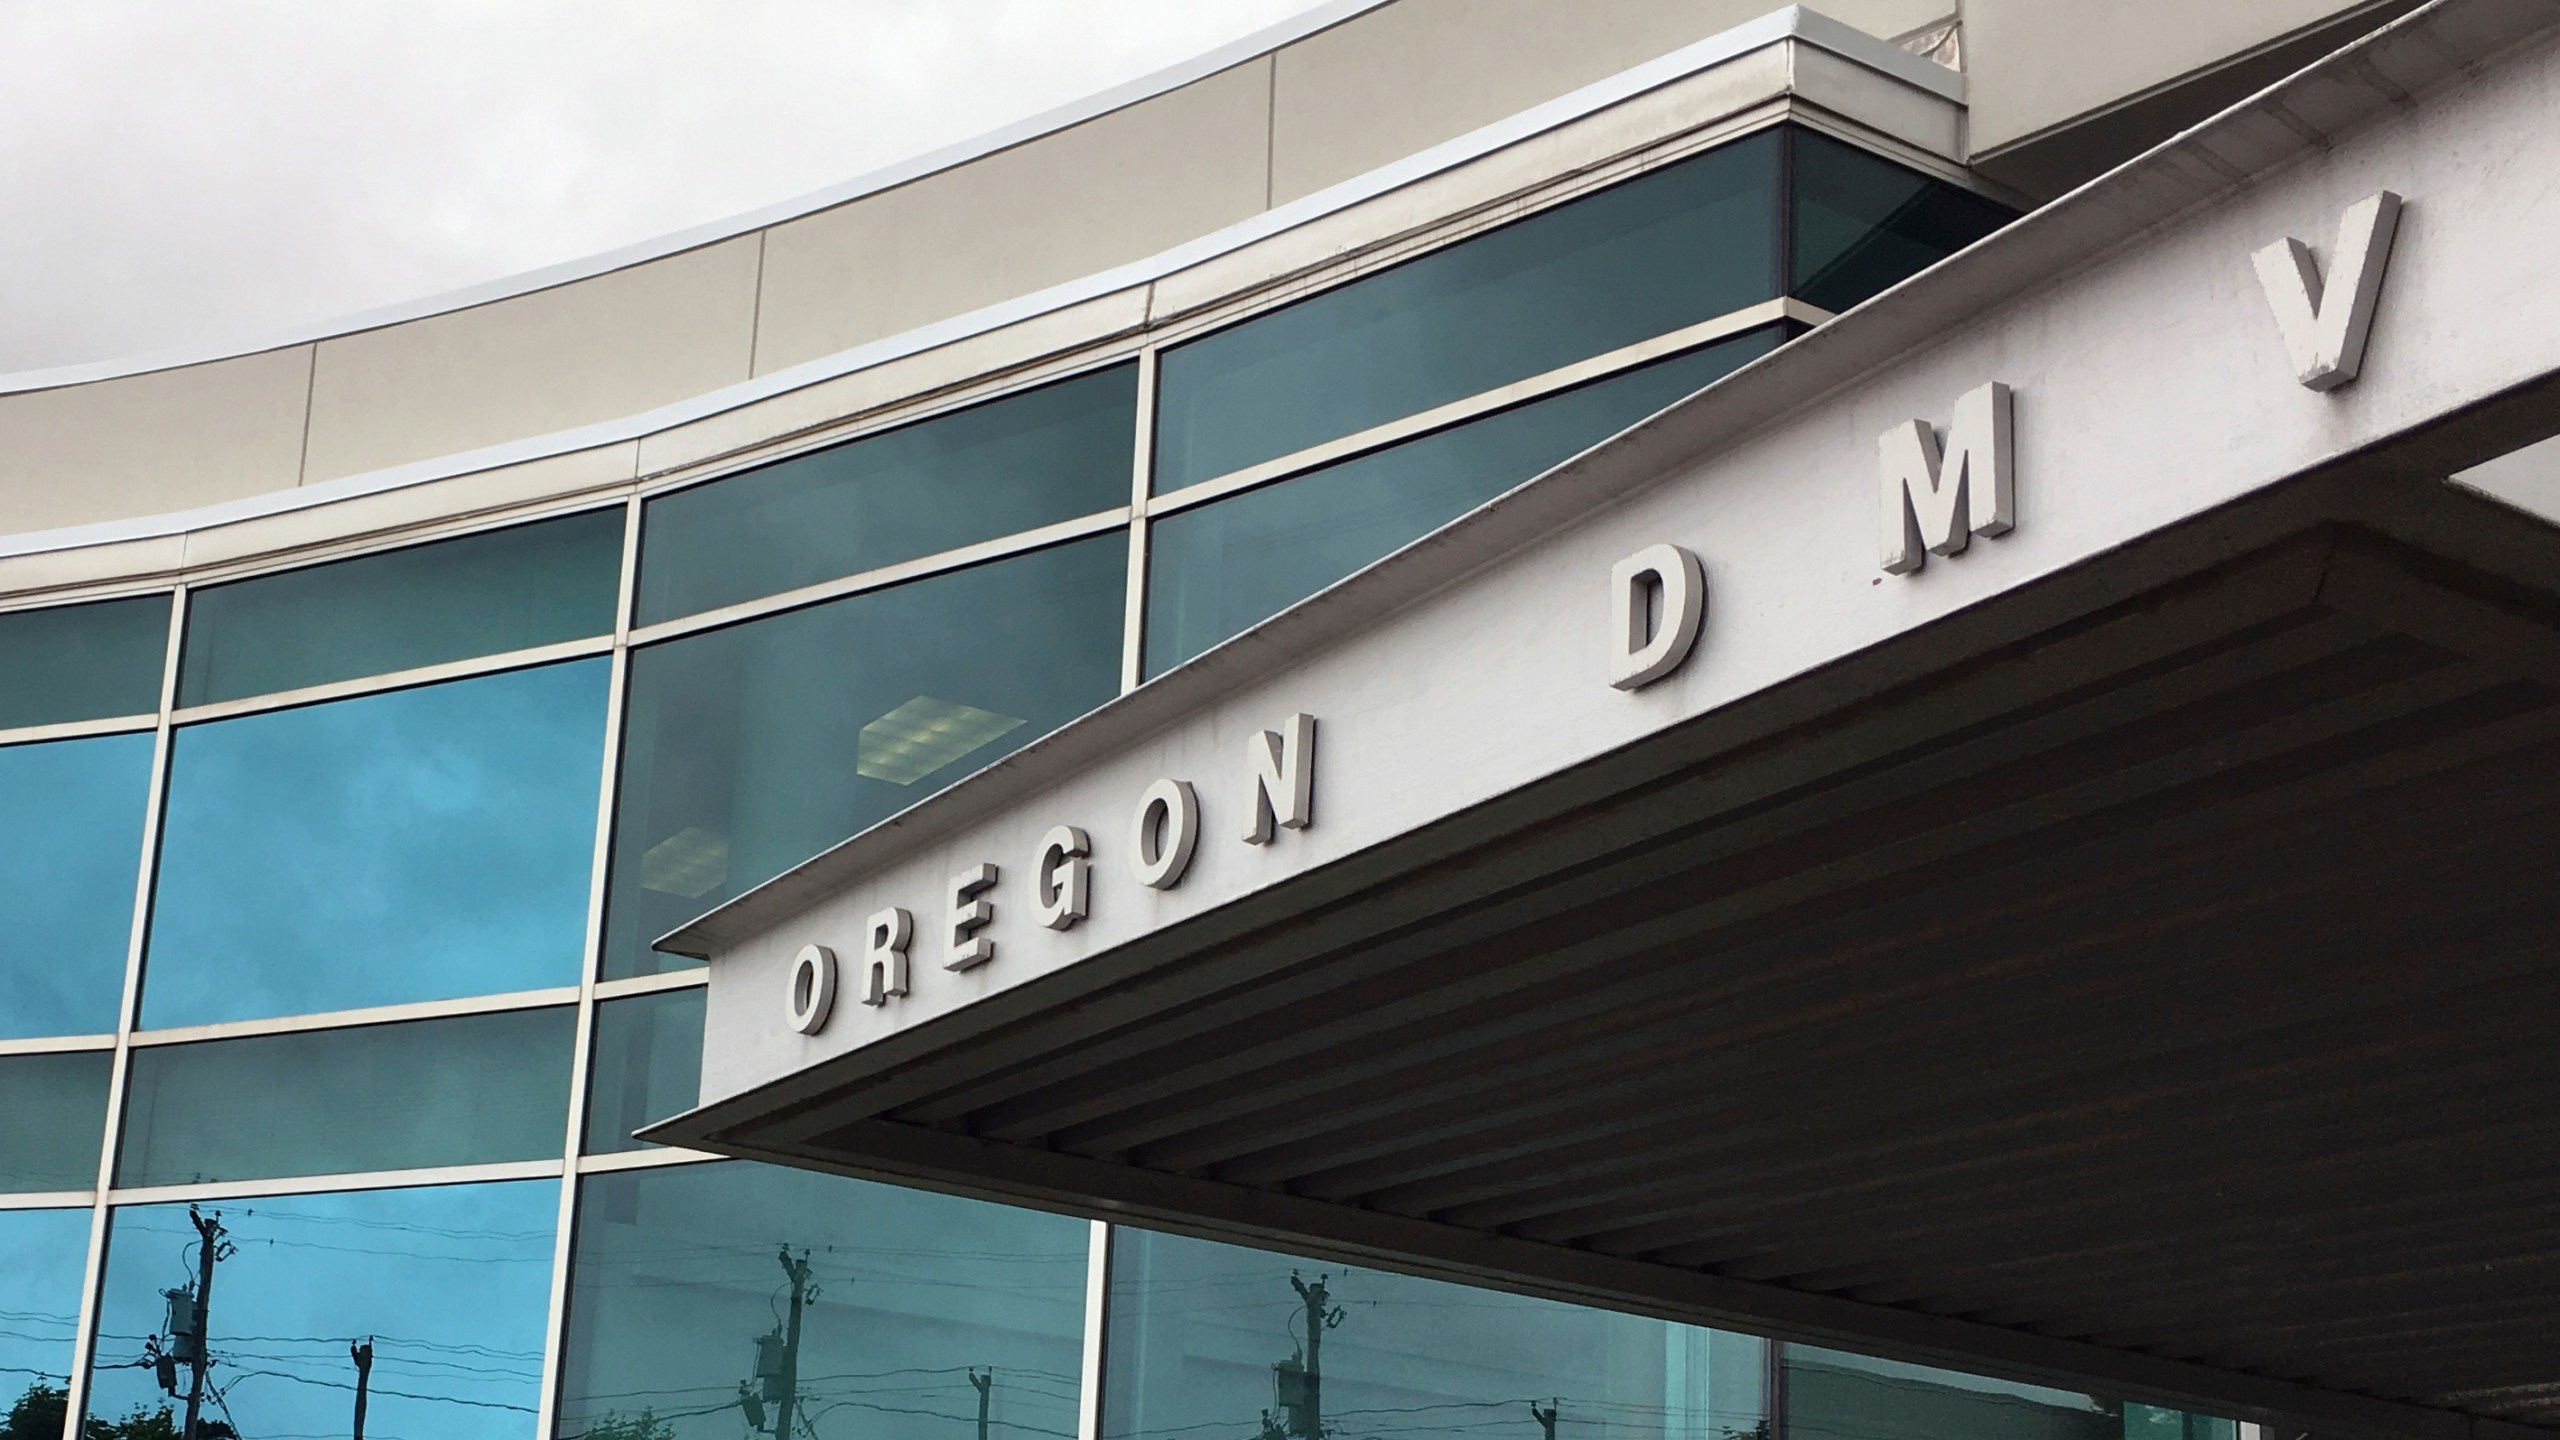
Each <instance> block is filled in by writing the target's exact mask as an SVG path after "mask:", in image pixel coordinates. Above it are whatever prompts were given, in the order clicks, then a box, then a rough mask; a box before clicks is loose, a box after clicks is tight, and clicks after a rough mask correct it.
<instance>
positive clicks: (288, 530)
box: [185, 440, 640, 569]
mask: <svg viewBox="0 0 2560 1440" xmlns="http://www.w3.org/2000/svg"><path fill="white" fill-rule="evenodd" d="M639 453H640V442H639V441H637V440H626V441H623V442H622V443H621V444H619V445H601V446H598V447H596V448H595V449H593V450H576V451H572V452H570V453H569V454H566V455H549V456H545V457H543V458H542V459H540V460H528V461H526V462H524V463H523V464H521V465H506V466H501V467H499V468H497V469H495V470H478V471H474V472H472V473H471V474H468V475H456V476H453V477H452V478H450V479H446V480H430V481H427V482H425V483H423V484H418V485H403V486H401V487H399V488H398V489H396V490H383V491H378V492H376V493H374V494H371V495H355V496H350V497H348V498H347V499H344V500H333V501H331V502H329V503H328V504H325V505H308V506H304V507H302V508H300V509H297V510H288V511H285V512H283V513H280V514H275V515H261V516H258V517H256V518H254V519H249V520H237V521H233V522H232V523H230V524H227V525H214V526H209V527H207V528H205V529H202V530H194V531H190V532H188V534H187V537H186V552H185V561H186V564H187V566H188V568H189V569H196V568H198V567H202V566H206V565H226V564H233V563H237V562H240V561H250V560H266V559H271V558H276V557H281V556H285V555H288V554H290V553H292V552H295V551H303V550H314V549H325V548H326V547H329V546H331V545H335V544H337V543H338V542H341V541H346V540H353V539H358V538H361V537H364V536H368V535H379V534H382V533H383V532H385V531H388V530H399V529H409V528H413V527H415V528H419V529H420V530H421V531H422V532H424V530H425V529H426V527H432V526H434V525H435V524H436V523H437V522H439V521H453V520H463V519H468V518H471V517H474V516H480V515H488V514H493V513H495V512H498V511H503V510H507V509H510V508H515V507H523V506H532V505H538V504H540V503H542V502H544V501H548V500H561V499H565V498H568V497H571V496H577V495H585V494H590V493H594V492H598V491H612V490H616V489H621V488H623V487H626V486H628V485H629V483H630V480H631V474H632V465H633V464H634V462H635V461H636V460H637V459H638V456H639Z"/></svg>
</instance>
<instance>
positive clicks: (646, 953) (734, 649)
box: [604, 534, 1128, 978]
mask: <svg viewBox="0 0 2560 1440" xmlns="http://www.w3.org/2000/svg"><path fill="white" fill-rule="evenodd" d="M1127 564H1128V540H1127V537H1126V536H1124V535H1119V534H1113V535H1103V536H1097V537H1095V538H1093V539H1091V540H1079V541H1077V542H1075V543H1074V544H1071V545H1060V546H1056V547H1053V548H1051V549H1047V550H1041V551H1035V552H1034V553H1032V554H1029V555H1020V556H1016V557H1014V558H1012V559H1008V560H1001V561H996V562H993V563H990V564H986V565H978V566H973V567H971V568H969V569H966V570H960V571H955V572H952V573H950V574H946V575H937V576H934V577H932V578H930V579H925V580H917V581H912V582H910V583H908V584H904V585H897V586H893V587H891V588H889V589H886V590H873V591H868V592H866V593H864V594H860V595H855V596H851V597H849V598H847V599H843V600H837V601H833V602H830V603H828V604H825V605H815V606H811V607H809V608H807V609H804V610H793V611H789V612H786V613H784V614H780V615H771V616H767V617H765V618H763V619H760V620H753V621H749V622H747V623H745V624H740V625H733V626H730V627H728V628H727V629H723V630H714V631H709V632H707V633H704V634H701V635H692V636H687V637H686V638H684V639H681V640H674V641H669V642H667V643H666V644H663V645H653V646H650V647H648V648H646V649H643V650H640V651H637V652H634V654H633V655H632V657H631V679H630V703H629V707H628V712H627V715H626V718H625V719H624V722H623V724H624V727H625V728H624V730H623V751H622V756H623V758H622V789H621V792H620V795H619V797H618V798H617V800H616V802H615V803H616V811H615V820H614V836H613V870H612V880H611V884H610V890H609V895H610V898H609V899H608V901H607V904H606V910H605V952H604V974H605V976H606V977H607V978H612V977H616V976H623V975H639V974H647V973H651V972H654V971H659V970H664V969H667V968H669V967H671V966H675V965H685V964H691V963H693V962H691V961H686V960H679V959H677V958H675V957H673V956H662V955H659V954H657V953H656V952H654V951H652V950H651V949H650V948H649V942H650V941H652V940H654V939H656V938H657V937H658V936H660V935H663V934H665V933H666V932H667V931H669V930H672V929H674V928H675V927H676V926H678V925H680V924H683V923H684V922H685V921H687V920H690V919H692V918H693V917H694V916H696V915H699V914H701V913H702V912H703V911H705V910H708V909H710V908H711V907H712V906H714V905H717V904H719V903H720V902H721V901H724V900H727V899H728V898H730V897H731V896H733V895H736V894H738V893H739V892H741V891H743V890H745V889H746V888H747V887H749V886H751V885H754V884H756V883H757V882H759V881H762V880H764V879H766V878H768V877H770V876H773V875H776V874H779V873H780V872H782V871H784V870H787V869H789V868H790V867H792V866H793V865H796V864H798V863H799V862H800V861H802V860H805V859H807V858H808V857H810V856H811V855H814V854H816V853H817V852H819V851H820V850H823V849H825V848H826V847H828V846H829V845H832V844H834V843H836V842H837V841H839V840H842V839H844V838H845V837H846V836H848V835H851V834H853V833H854V832H856V831H858V830H861V829H863V828H865V827H867V826H869V825H870V824H872V823H873V822H874V821H877V820H881V819H884V818H886V817H887V816H889V815H892V814H895V813H896V812H898V811H900V810H903V809H905V808H906V807H907V806H909V805H912V804H914V803H915V802H916V801H918V800H921V799H923V798H924V797H925V796H927V795H930V794H932V793H933V792H934V791H936V790H938V789H940V788H942V787H943V786H944V785H947V784H949V783H950V782H952V781H954V780H957V779H959V778H960V777H961V776H963V775H966V774H968V773H969V772H971V771H973V770H976V769H977V768H978V767H980V766H982V765H985V764H986V763H988V762H989V761H991V760H995V759H997V758H998V757H1000V756H1003V755H1005V754H1007V753H1009V752H1011V751H1013V750H1016V749H1018V748H1020V747H1021V746H1023V745H1024V744H1026V743H1028V742H1030V741H1032V740H1034V739H1037V738H1039V736H1041V735H1042V734H1044V733H1046V732H1047V731H1049V730H1051V729H1054V728H1056V727H1057V726H1059V725H1061V724H1063V723H1065V722H1066V721H1068V720H1071V719H1074V718H1075V717H1076V716H1078V715H1080V714H1083V713H1084V712H1085V711H1087V710H1090V709H1092V708H1093V707H1094V706H1096V705H1099V704H1101V703H1102V702H1103V701H1105V700H1108V699H1110V698H1111V696H1112V695H1113V694H1114V693H1116V692H1117V691H1118V689H1119V678H1120V628H1121V616H1122V611H1123V605H1124V603H1125V602H1124V598H1123V597H1124V595H1125V593H1126V589H1127V573H1126V566H1127Z"/></svg>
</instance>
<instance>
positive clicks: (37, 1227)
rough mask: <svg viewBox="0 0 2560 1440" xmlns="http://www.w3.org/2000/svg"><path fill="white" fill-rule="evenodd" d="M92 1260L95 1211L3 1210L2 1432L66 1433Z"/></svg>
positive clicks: (0, 1303) (0, 1266) (0, 1224)
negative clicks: (83, 1293) (85, 1275)
mask: <svg viewBox="0 0 2560 1440" xmlns="http://www.w3.org/2000/svg"><path fill="white" fill-rule="evenodd" d="M90 1178H91V1179H92V1180H93V1181H94V1180H95V1179H96V1177H95V1176H92V1177H90ZM88 1257H89V1212H88V1211H86V1210H0V1435H10V1436H18V1435H26V1436H41V1437H44V1440H52V1437H53V1436H56V1435H60V1434H63V1433H64V1428H63V1423H62V1421H63V1406H64V1404H65V1402H66V1396H67V1393H68V1392H67V1391H66V1389H65V1386H66V1385H67V1383H68V1382H69V1380H70V1378H71V1351H72V1346H73V1345H74V1344H75V1343H77V1336H76V1334H75V1331H76V1330H77V1328H78V1326H79V1323H80V1283H81V1273H80V1272H81V1268H82V1265H83V1264H84V1263H85V1262H86V1261H87V1259H88Z"/></svg>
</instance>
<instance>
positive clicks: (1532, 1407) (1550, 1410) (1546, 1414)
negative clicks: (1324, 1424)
mask: <svg viewBox="0 0 2560 1440" xmlns="http://www.w3.org/2000/svg"><path fill="white" fill-rule="evenodd" d="M1563 1403H1564V1402H1563V1401H1562V1400H1550V1401H1548V1402H1547V1408H1546V1409H1544V1410H1541V1409H1539V1408H1538V1402H1537V1401H1535V1400H1532V1401H1530V1402H1529V1414H1530V1416H1531V1418H1533V1419H1535V1420H1536V1421H1537V1422H1538V1428H1539V1429H1541V1430H1543V1431H1545V1432H1547V1433H1546V1440H1556V1407H1557V1406H1559V1405H1561V1404H1563ZM356 1440H364V1437H362V1436H358V1437H356Z"/></svg>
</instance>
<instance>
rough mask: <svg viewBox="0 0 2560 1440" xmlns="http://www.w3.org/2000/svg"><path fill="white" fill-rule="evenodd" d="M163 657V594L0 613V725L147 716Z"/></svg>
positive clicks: (153, 709)
mask: <svg viewBox="0 0 2560 1440" xmlns="http://www.w3.org/2000/svg"><path fill="white" fill-rule="evenodd" d="M168 659H169V597H168V596H166V595H146V596H144V597H142V598H140V599H138V600H109V601H106V602H104V603H102V604H97V605H67V606H64V607H62V608H60V609H56V610H21V611H18V612H16V613H13V614H7V615H0V726H14V725H56V724H60V723H62V722H64V721H67V720H105V719H109V718H112V717H114V716H118V715H150V714H154V713H157V712H158V710H159V709H160V672H161V670H162V668H163V667H164V666H165V665H166V664H167V663H168Z"/></svg>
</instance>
